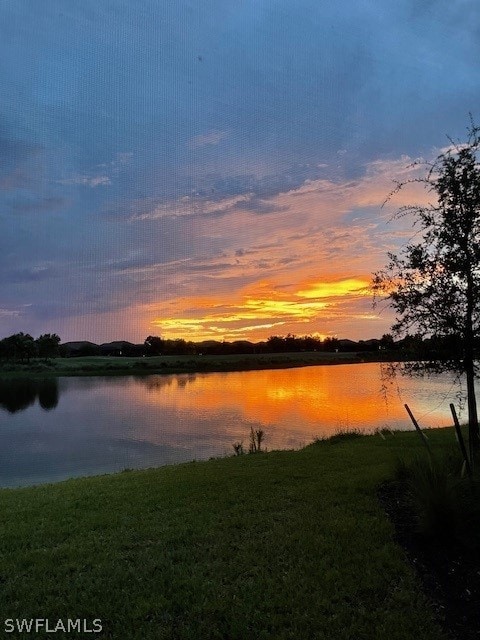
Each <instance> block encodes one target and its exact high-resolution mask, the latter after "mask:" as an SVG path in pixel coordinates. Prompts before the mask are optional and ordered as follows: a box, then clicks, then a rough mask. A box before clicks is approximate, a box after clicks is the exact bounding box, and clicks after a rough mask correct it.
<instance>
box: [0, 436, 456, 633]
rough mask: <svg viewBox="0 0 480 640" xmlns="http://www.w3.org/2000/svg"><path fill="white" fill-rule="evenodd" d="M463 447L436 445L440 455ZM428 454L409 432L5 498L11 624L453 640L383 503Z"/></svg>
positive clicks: (6, 599) (1, 535)
mask: <svg viewBox="0 0 480 640" xmlns="http://www.w3.org/2000/svg"><path fill="white" fill-rule="evenodd" d="M453 437H454V436H453V434H452V430H451V429H434V430H429V439H430V442H431V443H432V445H434V446H435V448H436V450H440V449H445V450H446V449H448V448H449V447H450V446H451V442H452V441H453ZM419 454H422V444H421V442H420V439H419V438H418V436H417V435H416V434H415V433H412V432H394V433H385V434H383V433H378V434H376V435H370V436H361V437H356V434H343V435H342V434H340V435H338V434H337V437H334V438H332V439H330V440H317V441H315V442H314V443H312V444H311V445H308V446H306V447H305V448H303V449H301V450H299V451H272V452H268V453H261V454H255V455H240V456H234V455H232V456H231V457H227V458H219V459H212V460H209V461H204V462H190V463H183V464H179V465H172V466H166V467H161V468H158V469H148V470H144V471H126V472H123V473H117V474H113V475H106V476H97V477H90V478H81V479H72V480H67V481H64V482H60V483H58V484H53V485H40V486H37V487H28V488H19V489H2V490H0V509H1V512H2V513H3V514H8V517H4V518H2V519H1V521H0V539H1V540H2V557H3V560H2V563H3V565H2V593H3V611H4V617H5V618H13V619H15V618H17V617H22V618H27V619H30V618H38V617H41V618H47V619H50V620H57V619H61V618H68V617H71V614H72V612H76V614H75V615H77V616H80V617H82V618H87V619H100V620H101V624H102V628H103V632H102V637H105V638H120V637H128V638H131V639H132V640H135V639H137V638H138V639H140V638H141V639H142V640H149V639H152V640H153V639H154V638H155V640H158V639H161V638H165V639H166V638H173V637H174V638H177V639H179V640H190V639H191V640H193V638H227V637H228V638H231V639H232V640H235V639H238V640H240V639H243V638H248V637H255V638H265V639H269V638H275V639H276V640H293V639H295V640H297V639H298V638H310V637H311V638H313V637H317V638H332V639H333V638H335V640H342V639H343V640H347V639H351V638H353V637H355V638H369V639H372V640H383V639H384V638H385V637H386V635H388V637H389V638H390V639H391V640H403V639H404V638H415V637H419V638H423V639H424V640H443V638H446V637H447V636H446V635H444V634H443V631H442V630H441V628H440V622H441V620H440V619H439V617H438V611H436V609H435V607H433V606H432V604H431V602H430V601H429V598H428V596H426V595H425V594H424V592H423V589H422V585H421V581H420V579H419V576H418V575H417V574H416V573H415V571H414V568H413V567H412V566H411V565H410V564H409V563H408V561H407V560H406V556H405V555H404V552H403V551H402V549H401V548H400V547H399V546H398V544H397V543H396V538H395V534H394V528H393V525H392V523H391V522H390V520H389V518H388V517H387V515H386V513H385V511H384V510H383V509H382V506H381V504H380V502H379V499H378V488H379V486H380V485H381V484H382V483H384V482H385V481H388V480H389V479H391V478H392V476H393V474H394V467H395V459H396V457H397V456H399V455H402V456H404V457H406V458H407V459H413V458H414V457H415V456H416V455H419ZM72 585H75V588H74V589H72V588H71V587H72ZM18 603H21V607H22V608H21V615H19V610H18ZM80 614H81V615H80Z"/></svg>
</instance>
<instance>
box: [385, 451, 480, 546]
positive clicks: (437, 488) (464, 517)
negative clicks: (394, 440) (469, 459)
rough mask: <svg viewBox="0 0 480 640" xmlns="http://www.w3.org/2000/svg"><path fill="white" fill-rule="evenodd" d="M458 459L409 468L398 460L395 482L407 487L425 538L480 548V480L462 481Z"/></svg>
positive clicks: (414, 464)
mask: <svg viewBox="0 0 480 640" xmlns="http://www.w3.org/2000/svg"><path fill="white" fill-rule="evenodd" d="M460 467H461V463H460V462H459V459H458V455H454V454H452V453H447V454H446V455H444V456H443V457H434V456H431V457H429V458H428V459H426V458H422V457H417V458H415V459H414V460H413V461H412V462H411V463H410V464H407V463H406V462H405V461H402V460H397V462H396V470H395V475H396V478H397V479H398V480H400V481H402V482H404V483H405V485H406V487H407V492H408V498H409V501H410V503H411V506H412V509H413V512H414V514H415V518H416V524H417V530H418V532H419V533H420V534H421V535H422V536H424V537H425V538H428V539H430V540H431V541H433V542H437V543H440V544H442V545H444V546H453V545H460V546H463V547H469V548H476V549H479V548H480V543H479V536H480V479H479V478H478V477H474V478H468V477H462V476H461V474H460Z"/></svg>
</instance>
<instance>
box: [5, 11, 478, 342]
mask: <svg viewBox="0 0 480 640" xmlns="http://www.w3.org/2000/svg"><path fill="white" fill-rule="evenodd" d="M479 36H480V7H479V5H478V3H477V2H476V0H448V1H444V0H423V1H422V2H418V1H416V0H383V1H382V2H381V3H380V2H378V0H346V2H343V3H338V2H336V1H330V0H322V1H320V2H319V1H318V0H296V1H295V2H291V0H201V1H200V0H198V1H194V0H189V1H186V0H176V1H175V2H158V0H142V2H137V1H136V0H69V2H65V0H43V1H42V2H37V1H36V0H2V1H1V2H0V78H1V84H2V99H1V101H0V337H4V336H7V335H10V334H12V333H14V332H18V331H24V332H28V333H30V334H31V335H33V336H34V337H37V336H38V335H40V334H42V333H52V332H55V333H58V334H59V335H60V337H61V338H62V341H63V342H66V341H69V340H91V341H93V342H97V343H100V342H107V341H111V340H120V339H125V340H129V341H132V342H143V340H144V339H145V338H146V337H147V336H148V335H162V336H163V337H165V338H185V339H187V340H205V339H215V340H241V339H247V340H252V341H258V340H263V339H266V338H268V336H270V335H286V334H287V333H293V334H296V335H309V334H312V335H318V336H321V337H323V336H337V337H339V338H350V339H356V340H358V339H368V338H372V337H381V335H382V334H383V333H385V332H388V330H389V327H390V325H391V324H392V321H393V316H392V313H391V311H390V310H389V309H388V308H387V307H385V305H380V306H379V307H377V308H373V307H372V297H371V295H370V293H369V292H368V290H367V287H368V285H369V282H370V279H371V277H372V273H373V272H375V271H376V270H378V269H380V268H382V266H384V265H385V263H386V262H387V252H388V251H397V250H398V249H399V247H401V245H402V244H404V243H405V242H407V241H408V240H409V238H411V237H412V234H413V231H412V226H411V223H410V221H409V220H408V219H403V220H397V221H393V222H392V221H391V218H392V215H393V214H394V212H395V211H396V210H397V209H398V208H399V207H400V206H401V205H402V204H406V203H412V202H418V201H419V199H420V201H422V198H423V199H425V198H426V197H427V196H426V195H425V194H424V193H420V192H418V190H417V191H415V190H410V191H409V190H408V189H407V190H404V191H402V192H401V193H400V194H399V195H398V196H397V197H395V198H393V199H392V200H390V201H389V202H388V203H387V205H386V206H383V207H382V203H383V202H384V200H385V198H386V197H387V196H388V194H389V192H390V191H391V190H392V188H393V186H394V183H393V181H394V180H405V179H408V178H409V177H411V176H412V175H414V173H413V172H414V171H416V170H418V169H413V168H412V167H411V166H410V165H411V163H412V162H413V161H415V160H419V159H420V160H422V159H423V160H429V159H432V158H434V157H435V156H436V155H438V153H439V151H440V149H442V148H444V147H445V145H446V144H448V138H447V135H449V136H450V137H452V138H453V139H460V140H463V139H465V136H466V129H467V126H468V124H469V113H470V112H471V113H472V115H473V117H474V119H475V118H476V122H479V121H480V107H479V99H480V65H479V64H478V60H479V59H480V37H479Z"/></svg>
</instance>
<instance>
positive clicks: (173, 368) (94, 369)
mask: <svg viewBox="0 0 480 640" xmlns="http://www.w3.org/2000/svg"><path fill="white" fill-rule="evenodd" d="M379 359H381V358H380V356H379V354H378V353H377V352H366V353H358V354H357V353H321V352H313V351H312V352H303V353H259V354H241V355H218V356H214V355H204V356H199V355H190V356H153V357H151V358H136V357H133V358H127V357H108V356H90V357H82V358H53V359H52V360H50V361H48V362H44V361H43V360H41V359H34V360H31V362H29V363H26V362H25V363H23V364H22V363H20V362H15V363H14V362H8V361H3V362H0V379H1V378H11V377H12V376H15V375H19V376H28V377H30V378H31V377H35V376H40V377H45V376H85V375H87V376H95V375H110V376H111V375H148V374H156V373H185V372H197V371H198V372H201V371H248V370H257V369H275V368H282V369H285V368H288V367H306V366H312V365H319V364H350V363H357V364H358V363H360V362H377V361H378V360H379Z"/></svg>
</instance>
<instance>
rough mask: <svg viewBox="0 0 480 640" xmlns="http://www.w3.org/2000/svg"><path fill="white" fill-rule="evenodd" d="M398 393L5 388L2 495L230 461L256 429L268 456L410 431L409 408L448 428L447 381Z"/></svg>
mask: <svg viewBox="0 0 480 640" xmlns="http://www.w3.org/2000/svg"><path fill="white" fill-rule="evenodd" d="M399 385H400V390H399V393H400V395H398V394H397V392H396V391H395V393H392V394H391V396H390V398H389V401H388V403H387V404H386V403H385V401H384V399H383V397H382V394H381V393H380V389H381V386H382V381H381V376H380V367H379V365H378V364H364V365H338V366H324V367H321V366H319V367H306V368H299V369H284V370H282V369H276V370H270V371H268V370H265V371H248V372H231V373H208V374H205V373H204V374H202V373H198V374H184V375H161V376H160V375H159V376H148V377H142V378H140V377H138V378H134V377H110V378H108V377H105V378H99V377H98V378H86V377H81V378H59V379H57V380H55V379H49V380H45V381H42V382H38V381H28V380H10V381H5V380H3V381H0V485H3V486H12V485H18V484H31V483H37V482H45V481H49V480H57V479H62V478H67V477H71V476H75V475H87V474H94V473H105V472H111V471H118V470H120V469H123V468H125V467H132V468H143V467H148V466H159V465H162V464H168V463H173V462H180V461H187V460H192V459H204V458H208V457H210V456H218V455H225V454H230V453H232V452H233V449H232V444H233V443H234V442H239V441H242V440H243V441H244V443H245V444H247V443H248V434H249V431H250V427H252V426H253V427H254V428H262V429H263V430H264V431H265V432H266V442H265V444H266V446H267V448H269V449H279V448H298V447H301V446H303V445H305V444H308V443H309V442H311V441H312V439H313V438H314V437H316V436H322V435H327V434H331V433H334V432H335V431H337V430H338V429H352V428H357V429H362V430H364V431H372V430H373V429H375V428H379V427H384V426H389V427H391V428H410V424H409V421H408V418H407V416H406V414H405V411H404V409H403V403H404V402H408V403H409V404H410V405H411V406H412V407H413V408H414V411H415V415H416V416H417V417H418V419H419V420H420V422H421V424H422V425H424V426H437V425H446V424H448V423H449V414H448V402H449V401H452V396H451V393H450V392H451V382H450V379H449V378H448V377H446V376H442V377H439V378H436V379H432V380H430V381H420V382H419V381H418V380H414V381H413V380H410V379H408V378H405V379H401V380H400V381H399ZM449 394H450V395H449ZM437 405H438V406H437Z"/></svg>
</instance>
